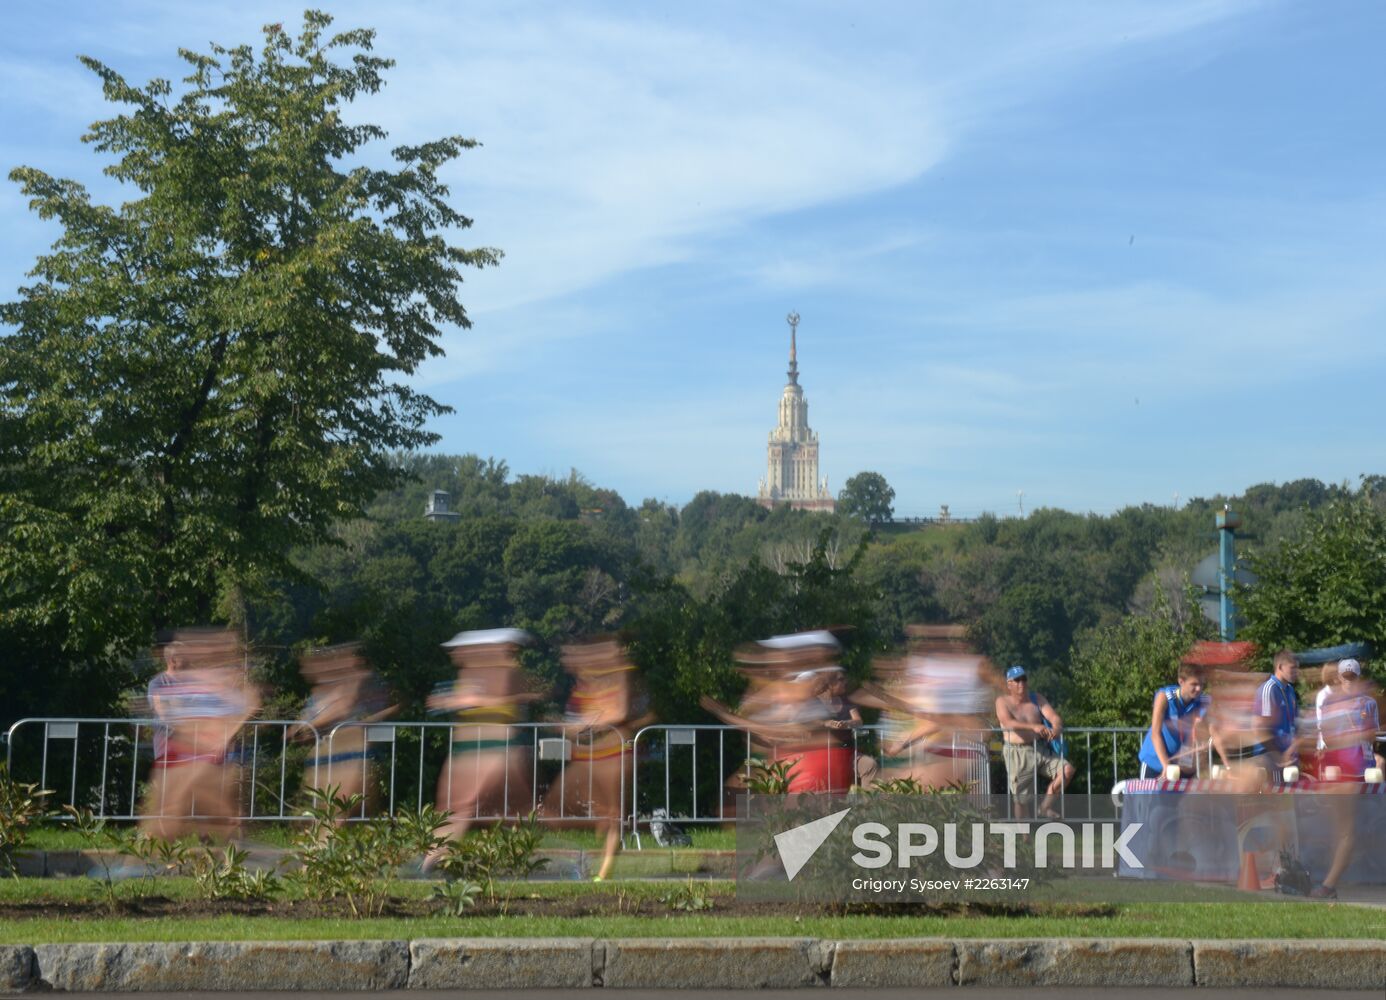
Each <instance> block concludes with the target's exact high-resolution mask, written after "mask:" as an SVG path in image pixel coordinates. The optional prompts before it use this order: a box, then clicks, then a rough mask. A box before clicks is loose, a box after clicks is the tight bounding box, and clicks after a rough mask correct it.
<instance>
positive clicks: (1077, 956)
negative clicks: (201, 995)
mask: <svg viewBox="0 0 1386 1000" xmlns="http://www.w3.org/2000/svg"><path fill="white" fill-rule="evenodd" d="M951 985H958V986H962V987H968V986H993V987H994V986H1050V987H1053V986H1087V987H1103V986H1128V987H1141V986H1166V987H1170V986H1188V987H1194V986H1198V987H1207V986H1212V987H1252V988H1255V987H1269V986H1279V987H1296V988H1307V989H1313V988H1319V989H1341V990H1368V989H1383V988H1386V941H1178V940H1162V939H1152V940H1133V939H1120V938H1096V939H1083V940H1072V939H1062V938H1050V939H1034V940H1009V939H1008V940H999V941H979V940H959V941H950V940H947V939H940V938H909V939H900V940H880V941H824V940H819V939H816V938H628V939H624V940H611V941H601V940H592V939H590V938H446V939H441V938H437V939H419V940H415V941H410V942H407V941H270V942H262V941H208V942H179V943H154V942H150V943H132V944H43V945H36V946H34V947H28V946H24V945H3V946H0V992H3V993H18V992H23V991H25V990H33V989H40V990H42V989H55V990H74V991H75V990H81V991H93V992H127V991H133V990H145V991H151V992H158V991H171V990H187V991H200V990H234V991H249V990H304V989H311V990H339V991H342V990H399V989H543V988H550V989H562V988H574V987H588V986H606V987H644V988H663V989H679V988H688V987H697V988H703V989H717V988H721V989H755V988H767V987H768V988H778V989H785V988H794V987H810V988H812V987H819V986H843V987H897V988H898V987H915V988H922V987H941V986H951Z"/></svg>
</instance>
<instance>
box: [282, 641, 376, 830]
mask: <svg viewBox="0 0 1386 1000" xmlns="http://www.w3.org/2000/svg"><path fill="white" fill-rule="evenodd" d="M299 669H300V670H301V671H302V672H303V678H304V680H306V681H307V682H308V683H309V684H310V685H311V686H312V690H311V691H310V693H309V695H308V703H307V704H306V705H304V707H303V717H302V718H301V719H299V722H300V724H301V728H300V729H299V732H300V733H302V734H304V736H305V737H306V738H309V739H313V740H314V757H313V758H312V759H311V760H310V761H309V762H308V769H307V771H306V773H305V774H304V781H303V783H304V787H306V788H317V789H321V790H326V789H327V788H329V787H332V786H335V787H336V788H337V794H338V795H339V796H341V797H342V798H349V797H350V796H352V795H355V794H358V793H359V794H360V795H362V796H363V800H362V803H361V815H363V816H365V815H369V814H370V801H369V800H370V797H371V795H370V793H371V784H370V782H369V781H368V777H369V774H370V759H369V758H370V748H369V746H368V745H367V741H366V725H367V724H369V723H372V722H379V721H381V720H383V719H388V718H390V717H391V716H393V715H395V714H396V713H398V712H399V706H398V705H395V704H392V703H391V699H390V695H389V692H388V691H386V689H385V686H384V685H383V684H381V683H380V679H379V678H378V677H377V676H376V675H375V673H374V671H372V670H371V669H370V668H369V667H367V666H366V661H365V659H364V658H363V657H362V656H361V644H360V643H359V642H344V643H340V644H338V645H335V646H324V647H322V648H320V649H314V650H310V651H309V652H306V653H304V654H303V656H301V657H300V658H299ZM339 726H340V728H336V727H339ZM346 819H347V817H345V816H343V817H342V818H341V822H346Z"/></svg>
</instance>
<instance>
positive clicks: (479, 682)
mask: <svg viewBox="0 0 1386 1000" xmlns="http://www.w3.org/2000/svg"><path fill="white" fill-rule="evenodd" d="M532 641H533V639H532V638H531V636H530V635H529V633H528V632H525V631H523V630H521V629H517V628H498V629H485V630H482V631H475V632H459V633H458V634H457V635H455V636H453V637H452V638H451V639H449V640H448V641H447V642H445V643H443V647H444V648H445V649H446V650H447V651H448V655H449V656H450V657H451V658H452V661H453V663H454V664H456V666H457V681H456V682H455V683H454V684H452V685H451V686H449V687H446V688H444V689H442V690H440V691H437V692H435V693H434V694H433V695H432V696H430V697H429V699H428V702H427V706H428V709H429V710H430V711H433V712H446V713H451V714H452V716H453V720H454V722H456V725H454V726H452V728H451V729H450V734H451V736H450V740H451V755H450V756H449V758H448V762H447V764H446V765H445V766H444V767H443V772H442V774H440V775H439V776H438V809H439V810H440V811H443V812H448V813H451V817H450V819H449V820H448V824H447V826H445V827H443V829H442V831H440V832H441V835H442V836H443V837H445V838H447V839H456V838H459V837H461V836H462V835H463V834H465V833H466V832H467V829H468V827H470V826H471V825H472V822H473V820H475V819H477V818H478V817H480V816H481V815H482V811H483V810H488V811H491V810H495V809H497V808H498V809H499V813H497V815H500V816H504V817H512V816H519V815H520V807H521V806H522V805H523V806H526V807H528V805H529V803H530V802H531V798H530V793H529V773H528V762H529V756H530V746H529V744H528V743H527V742H525V741H524V736H525V735H527V734H525V733H524V732H523V731H522V730H518V729H515V728H513V727H514V725H515V724H516V723H520V722H523V721H525V718H526V716H527V714H528V710H527V707H526V706H527V705H528V703H530V702H533V701H537V700H539V698H540V697H541V696H540V695H538V694H534V693H530V692H526V691H524V690H523V689H522V685H521V679H522V674H521V667H520V658H519V654H520V649H521V648H522V647H524V646H527V645H529V644H530V643H531V642H532ZM445 853H446V845H443V846H440V847H439V848H437V849H436V850H435V851H433V852H432V853H430V854H429V856H428V857H427V858H425V859H424V865H423V867H424V870H428V869H430V868H432V867H433V866H434V865H436V864H437V863H438V860H439V859H440V858H441V857H442V856H443V855H444V854H445Z"/></svg>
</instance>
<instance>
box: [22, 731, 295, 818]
mask: <svg viewBox="0 0 1386 1000" xmlns="http://www.w3.org/2000/svg"><path fill="white" fill-rule="evenodd" d="M214 728H216V727H215V726H214V724H211V723H208V724H205V725H198V724H194V725H193V726H192V727H191V729H192V745H191V748H190V753H191V755H192V757H194V758H200V759H204V760H212V758H215V760H213V761H212V762H214V763H218V764H220V767H219V768H218V771H217V777H216V780H217V781H218V782H219V789H218V791H219V792H220V793H222V794H225V793H226V792H227V790H228V789H230V791H231V793H232V794H233V795H234V799H235V802H236V804H237V805H236V812H237V815H236V816H235V817H233V818H235V819H238V820H242V821H263V820H280V819H296V818H299V817H297V816H295V815H294V811H293V810H292V808H291V807H290V802H291V801H292V799H293V797H294V794H295V791H296V783H297V781H298V778H299V775H300V774H301V770H302V769H301V766H300V765H299V763H297V761H298V760H299V759H300V758H308V757H310V756H311V755H310V751H309V750H308V749H307V747H306V746H304V745H301V744H305V743H306V744H311V745H312V746H313V747H316V745H317V743H318V734H317V731H316V730H314V729H313V727H312V726H307V725H304V724H301V723H298V722H295V721H290V720H284V719H255V720H252V721H250V722H247V723H245V724H244V725H243V726H242V727H241V728H240V729H239V730H238V731H237V733H236V735H235V736H234V737H232V739H231V740H230V741H229V742H227V741H225V739H224V737H223V736H222V735H220V734H216V735H215V736H214V735H213V734H212V732H211V730H213V729H214ZM165 735H166V727H165V726H164V725H163V724H162V723H161V722H160V721H159V720H157V719H148V718H145V719H100V718H31V719H20V720H19V721H18V722H16V723H14V725H12V726H10V728H9V730H8V731H7V733H6V751H5V760H6V766H7V769H8V771H9V773H10V775H11V776H12V777H13V778H14V780H16V781H37V782H38V783H39V785H40V786H41V787H43V788H51V789H52V790H53V792H54V793H55V794H54V795H53V796H52V797H50V798H49V800H48V801H49V805H50V806H51V807H52V810H53V813H54V815H55V816H61V815H63V807H64V806H72V807H74V808H77V809H83V808H87V809H90V810H91V811H92V812H93V814H95V815H96V816H98V817H101V818H105V819H111V820H137V819H152V818H195V817H198V816H199V815H200V814H199V813H198V811H197V800H196V796H195V795H194V796H193V797H191V798H190V799H189V803H188V810H187V812H186V813H185V814H184V815H182V816H178V817H173V816H171V815H169V816H166V815H165V814H164V813H162V812H161V811H155V810H152V809H150V808H149V805H150V799H151V796H149V795H148V794H147V793H148V792H149V791H150V786H151V783H153V782H160V781H162V782H164V787H165V788H166V787H167V782H168V774H169V767H168V766H166V765H164V766H160V764H161V761H160V750H161V748H162V747H163V745H164V739H165ZM214 747H215V748H217V749H215V750H214V749H213V748H214ZM222 748H224V752H223V749H222ZM291 764H292V767H291ZM153 798H156V799H157V800H158V802H159V803H163V802H164V801H166V796H163V795H159V796H155V797H153Z"/></svg>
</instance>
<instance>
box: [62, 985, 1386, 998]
mask: <svg viewBox="0 0 1386 1000" xmlns="http://www.w3.org/2000/svg"><path fill="white" fill-rule="evenodd" d="M603 993H610V994H618V995H619V996H620V1000H727V997H729V996H731V997H737V996H744V997H746V998H747V1000H751V998H754V1000H811V998H812V997H821V998H822V1000H829V998H831V1000H944V998H949V1000H1382V998H1383V997H1386V990H1313V991H1305V990H1297V989H1283V990H1266V989H1255V990H1214V989H1207V988H1204V987H1179V988H1172V989H1163V988H1156V989H1107V988H1100V989H1073V988H1062V989H1060V988H1056V989H987V988H984V987H976V986H967V987H962V988H958V987H956V986H955V987H952V988H951V989H932V990H847V989H834V990H814V989H802V990H746V991H744V992H742V991H727V990H603V989H597V990H591V989H586V990H394V991H390V992H371V993H367V992H361V993H238V994H237V996H238V997H241V998H244V1000H519V998H521V997H523V998H525V1000H531V998H532V1000H597V998H599V997H600V996H601V995H602V994H603ZM156 995H157V996H158V997H159V1000H224V998H225V997H226V994H225V993H159V994H156ZM63 996H64V997H65V998H74V1000H76V998H90V1000H97V998H100V1000H111V997H112V994H110V993H65V994H63Z"/></svg>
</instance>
